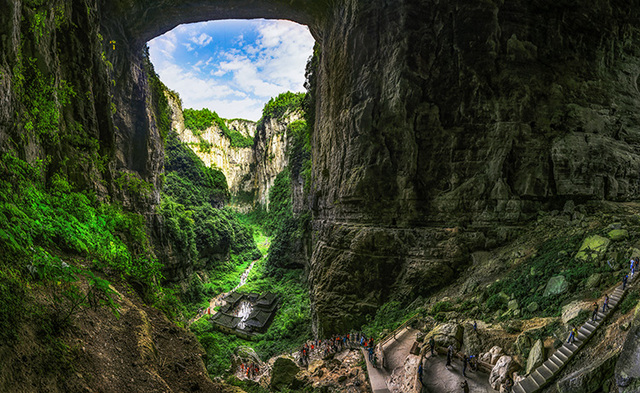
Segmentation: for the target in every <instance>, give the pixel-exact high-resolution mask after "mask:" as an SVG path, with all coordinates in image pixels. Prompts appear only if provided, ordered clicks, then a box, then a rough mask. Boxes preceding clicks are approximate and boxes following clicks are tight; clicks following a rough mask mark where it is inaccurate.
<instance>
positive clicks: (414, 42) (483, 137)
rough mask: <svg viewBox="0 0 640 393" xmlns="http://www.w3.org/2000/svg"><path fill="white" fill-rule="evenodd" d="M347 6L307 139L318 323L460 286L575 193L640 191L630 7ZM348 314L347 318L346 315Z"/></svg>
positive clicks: (332, 27) (330, 42) (328, 26)
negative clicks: (483, 258) (470, 271)
mask: <svg viewBox="0 0 640 393" xmlns="http://www.w3.org/2000/svg"><path fill="white" fill-rule="evenodd" d="M629 8H630V7H629V6H628V4H623V3H621V2H612V1H599V2H596V3H586V2H553V1H533V2H530V1H510V2H504V3H503V2H499V1H482V2H478V1H453V2H442V1H404V2H393V3H391V2H383V1H373V2H366V4H365V2H358V1H347V2H344V3H343V5H342V6H341V7H340V8H336V9H335V11H334V12H333V14H332V15H331V16H330V17H329V18H328V20H327V22H326V23H325V25H324V28H323V30H322V31H323V34H322V35H321V36H322V37H323V39H322V41H321V42H322V53H321V59H320V68H319V70H318V81H319V84H318V106H317V111H316V118H317V122H316V124H315V130H314V135H313V160H314V162H313V167H314V168H313V175H314V177H313V178H314V184H313V189H314V191H315V193H314V195H313V206H312V207H313V209H314V212H315V216H314V218H315V220H314V236H315V237H314V241H315V248H314V253H313V257H312V260H311V291H312V297H313V302H312V303H313V304H314V305H315V309H314V311H315V314H316V316H317V321H318V326H317V327H318V330H319V331H325V332H333V331H345V330H346V329H347V328H349V327H351V326H352V324H353V323H358V322H362V320H361V319H360V320H358V318H359V317H360V316H362V315H364V314H365V313H367V312H373V311H374V310H375V309H376V307H377V306H379V304H380V303H381V302H384V301H385V300H388V299H389V298H391V297H397V298H400V299H402V300H411V299H413V298H414V297H415V296H417V295H420V294H426V293H429V292H432V291H433V290H434V289H436V288H438V287H440V286H442V285H446V284H449V283H451V282H452V281H453V280H452V279H453V278H454V277H455V276H456V270H457V269H459V268H460V267H461V266H462V265H464V264H466V263H469V262H470V257H469V254H470V252H472V251H475V250H481V249H486V248H492V247H495V246H496V245H498V244H500V243H501V242H503V241H505V240H508V239H509V238H510V237H511V236H513V234H514V233H515V231H516V230H517V226H518V225H521V224H523V223H525V222H526V221H527V220H528V219H530V218H531V217H533V216H534V215H535V214H536V213H537V211H538V210H540V209H542V210H556V209H560V210H561V209H562V208H563V206H564V203H565V202H566V201H567V200H574V201H575V202H581V201H585V200H602V199H608V200H629V199H634V198H637V197H638V192H639V189H638V186H639V184H638V180H639V178H638V169H640V155H638V154H637V152H638V148H640V145H639V142H640V139H638V138H639V137H640V127H639V126H638V124H639V122H638V120H639V119H638V114H637V111H636V110H635V109H634V108H637V106H638V104H639V103H640V101H639V99H640V95H639V93H638V88H637V83H636V80H637V78H638V75H639V73H640V67H639V60H640V58H639V56H638V55H639V52H638V48H637V43H638V10H637V9H633V10H632V15H631V16H629V17H628V16H627V15H626V13H627V12H628V11H629ZM349 314H350V315H351V316H352V318H349V317H347V315H349Z"/></svg>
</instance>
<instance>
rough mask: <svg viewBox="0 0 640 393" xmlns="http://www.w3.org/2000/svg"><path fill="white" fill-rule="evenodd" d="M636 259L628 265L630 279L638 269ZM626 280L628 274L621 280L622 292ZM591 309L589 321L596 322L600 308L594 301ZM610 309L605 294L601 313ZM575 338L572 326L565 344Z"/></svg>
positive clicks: (574, 328) (575, 329) (576, 335)
mask: <svg viewBox="0 0 640 393" xmlns="http://www.w3.org/2000/svg"><path fill="white" fill-rule="evenodd" d="M637 259H638V258H631V261H630V263H629V270H630V274H631V276H632V277H633V275H634V274H635V271H636V269H637V268H638V261H637ZM628 280H629V274H625V276H624V277H623V278H622V290H623V291H624V290H625V289H626V287H627V281H628ZM591 308H592V313H591V321H592V322H596V321H597V320H598V311H599V310H600V306H599V305H598V302H597V301H594V302H593V304H592V305H591ZM610 308H611V307H609V295H608V294H606V293H605V294H604V301H603V302H602V313H604V312H605V311H608V310H609V309H610ZM577 337H578V328H577V327H575V326H573V328H572V329H571V331H570V332H569V338H568V339H567V343H571V344H573V343H574V342H575V341H576V340H577Z"/></svg>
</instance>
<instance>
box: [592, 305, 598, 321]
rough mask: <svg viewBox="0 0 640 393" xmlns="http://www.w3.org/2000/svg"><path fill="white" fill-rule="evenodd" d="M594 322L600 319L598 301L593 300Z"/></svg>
mask: <svg viewBox="0 0 640 393" xmlns="http://www.w3.org/2000/svg"><path fill="white" fill-rule="evenodd" d="M591 320H592V321H593V322H595V321H597V320H598V303H597V302H593V315H592V316H591Z"/></svg>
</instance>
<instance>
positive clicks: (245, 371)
mask: <svg viewBox="0 0 640 393" xmlns="http://www.w3.org/2000/svg"><path fill="white" fill-rule="evenodd" d="M240 375H242V376H244V377H246V378H247V379H254V378H255V377H256V376H258V375H260V366H259V365H257V364H256V363H253V362H252V363H240Z"/></svg>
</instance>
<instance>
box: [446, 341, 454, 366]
mask: <svg viewBox="0 0 640 393" xmlns="http://www.w3.org/2000/svg"><path fill="white" fill-rule="evenodd" d="M452 355H453V346H451V345H449V348H447V365H446V366H447V367H449V366H451V356H452Z"/></svg>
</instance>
